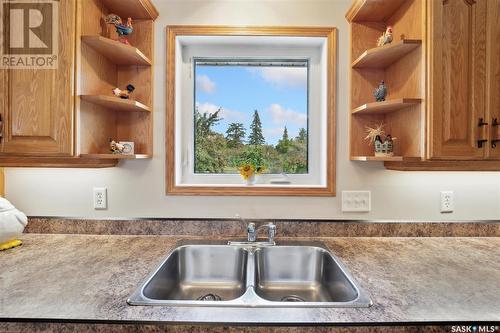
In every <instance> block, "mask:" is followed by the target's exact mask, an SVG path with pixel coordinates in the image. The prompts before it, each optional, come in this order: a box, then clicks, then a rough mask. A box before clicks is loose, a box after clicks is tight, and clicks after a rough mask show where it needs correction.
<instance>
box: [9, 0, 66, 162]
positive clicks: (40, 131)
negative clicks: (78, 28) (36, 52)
mask: <svg viewBox="0 0 500 333" xmlns="http://www.w3.org/2000/svg"><path fill="white" fill-rule="evenodd" d="M75 10H76V6H75V0H65V1H60V2H59V14H58V17H55V18H54V19H56V20H58V26H59V31H58V43H57V44H58V51H57V52H58V53H57V54H58V66H57V69H9V70H6V69H4V70H1V71H0V82H1V83H2V85H1V86H0V103H1V105H0V106H1V110H0V113H1V116H2V120H3V137H2V143H1V146H0V151H1V154H2V155H28V156H70V155H72V154H73V117H74V82H73V81H74V54H75V53H74V51H75V24H76V22H75V14H76V13H75ZM10 12H11V13H12V10H11V11H10ZM20 12H21V11H20ZM30 15H31V12H30ZM21 17H22V16H21ZM24 17H25V18H27V17H29V16H26V15H24ZM11 18H12V14H11ZM29 19H30V20H31V17H30V18H29ZM25 23H26V22H25ZM31 23H33V22H31V21H30V24H31ZM35 23H36V22H35ZM21 27H23V25H21ZM29 34H30V35H29V36H30V37H29V38H30V40H29V43H35V44H34V45H37V44H36V43H43V41H41V42H40V41H39V40H37V39H36V38H35V37H32V35H31V34H32V32H31V31H29ZM33 34H36V31H35V32H33ZM33 40H34V42H33ZM25 42H26V41H25ZM30 45H32V44H30ZM43 45H46V44H43Z"/></svg>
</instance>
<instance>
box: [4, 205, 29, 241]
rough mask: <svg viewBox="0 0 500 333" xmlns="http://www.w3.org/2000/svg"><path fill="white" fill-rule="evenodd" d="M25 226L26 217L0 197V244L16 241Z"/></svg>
mask: <svg viewBox="0 0 500 333" xmlns="http://www.w3.org/2000/svg"><path fill="white" fill-rule="evenodd" d="M27 224H28V218H27V217H26V215H25V214H24V213H23V212H21V211H19V210H17V209H16V207H14V206H13V205H12V204H11V203H10V202H9V200H7V199H5V198H2V197H0V243H5V242H8V241H11V240H13V239H16V237H18V236H20V235H21V234H22V233H23V230H24V227H26V225H27Z"/></svg>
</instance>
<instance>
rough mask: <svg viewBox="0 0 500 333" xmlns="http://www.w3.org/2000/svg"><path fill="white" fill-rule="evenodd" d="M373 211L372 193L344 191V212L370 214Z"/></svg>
mask: <svg viewBox="0 0 500 333" xmlns="http://www.w3.org/2000/svg"><path fill="white" fill-rule="evenodd" d="M371 210H372V204H371V192H370V191H342V211H343V212H369V211H371Z"/></svg>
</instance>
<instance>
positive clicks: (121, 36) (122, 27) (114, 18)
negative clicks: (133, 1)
mask: <svg viewBox="0 0 500 333" xmlns="http://www.w3.org/2000/svg"><path fill="white" fill-rule="evenodd" d="M105 21H106V23H107V24H112V25H114V26H115V28H116V33H117V34H118V39H117V40H118V41H119V42H121V43H123V44H127V45H130V43H129V42H128V39H127V37H126V36H128V35H130V34H131V33H132V32H134V27H133V26H132V18H130V17H129V18H128V19H127V23H126V24H123V21H122V19H121V17H120V16H118V15H116V14H109V15H108V16H106V20H105Z"/></svg>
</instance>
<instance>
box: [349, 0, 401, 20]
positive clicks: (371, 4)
mask: <svg viewBox="0 0 500 333" xmlns="http://www.w3.org/2000/svg"><path fill="white" fill-rule="evenodd" d="M405 1H406V0H383V1H381V0H356V1H355V2H354V4H353V5H352V7H351V8H350V9H349V11H348V12H347V14H346V15H345V17H346V18H347V20H349V21H350V22H378V21H385V20H387V19H388V18H389V17H391V16H392V14H394V12H395V11H396V10H397V9H398V8H399V7H401V5H402V4H403V3H404V2H405Z"/></svg>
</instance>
